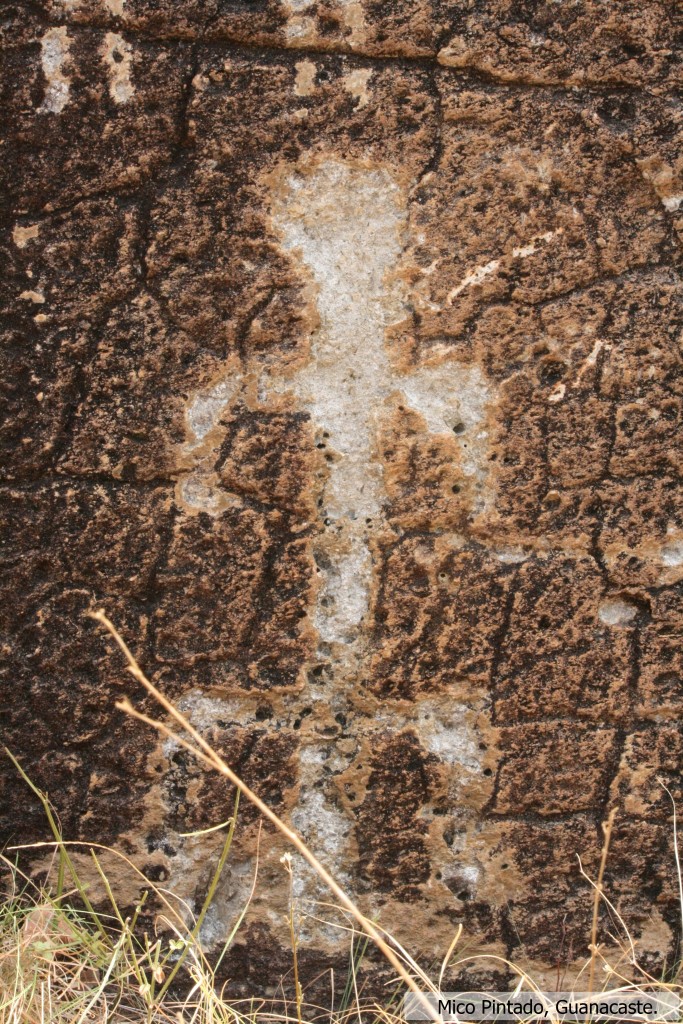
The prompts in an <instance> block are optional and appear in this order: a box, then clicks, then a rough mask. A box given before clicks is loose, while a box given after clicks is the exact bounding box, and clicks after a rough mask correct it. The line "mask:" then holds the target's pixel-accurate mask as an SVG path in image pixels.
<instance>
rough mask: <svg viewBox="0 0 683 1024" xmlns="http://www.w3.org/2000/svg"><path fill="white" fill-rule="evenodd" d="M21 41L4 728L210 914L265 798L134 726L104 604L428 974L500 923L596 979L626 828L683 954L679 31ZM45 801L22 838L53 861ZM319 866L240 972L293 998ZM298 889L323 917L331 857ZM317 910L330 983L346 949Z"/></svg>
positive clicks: (299, 12) (207, 934) (647, 14)
mask: <svg viewBox="0 0 683 1024" xmlns="http://www.w3.org/2000/svg"><path fill="white" fill-rule="evenodd" d="M3 30H4V58H3V74H4V86H3V94H2V107H1V109H2V117H3V120H4V127H5V138H6V142H5V149H4V154H5V156H4V161H3V173H4V174H5V176H6V177H7V196H8V199H7V202H6V204H5V207H4V213H3V217H4V227H5V229H6V233H5V241H4V249H3V254H4V256H5V265H6V270H5V273H4V275H3V281H2V290H3V296H4V299H3V304H4V316H3V340H2V362H3V369H2V381H3V394H4V400H5V416H4V417H3V424H2V428H1V429H2V441H1V443H2V464H3V468H2V489H1V491H0V501H1V506H2V514H3V517H4V522H3V527H2V538H3V540H2V546H3V558H4V559H5V561H6V567H5V571H4V573H3V587H4V588H5V590H4V595H3V599H2V613H1V614H2V620H3V627H4V630H5V640H4V653H5V666H6V681H5V684H4V691H3V692H4V701H3V703H4V713H5V719H6V726H5V729H4V739H5V742H6V743H7V744H8V745H9V746H10V747H11V748H12V750H13V751H14V752H15V753H16V754H17V755H19V756H21V758H22V760H23V763H24V764H25V766H26V768H27V769H28V770H29V771H30V772H31V774H32V777H33V778H34V780H35V781H36V783H38V784H39V785H41V786H43V787H45V788H47V789H48V790H49V791H50V794H51V797H52V799H53V801H54V803H55V805H56V806H57V808H58V810H59V813H60V816H61V819H62V823H63V827H64V830H65V833H66V834H67V836H69V837H71V838H75V839H87V840H98V841H101V842H106V843H112V844H115V845H117V846H118V847H119V848H121V849H124V850H125V851H126V852H127V853H129V854H130V855H132V856H133V857H134V859H136V861H137V863H139V864H140V866H141V867H142V868H143V870H144V871H145V873H146V874H147V875H148V876H149V877H150V878H153V879H157V880H159V879H161V880H164V882H165V884H167V885H169V886H172V887H174V888H175V889H176V891H178V892H180V893H181V894H182V895H184V896H185V897H186V898H187V899H188V900H189V901H190V903H192V901H193V900H195V901H196V900H198V899H200V898H201V896H202V894H203V892H204V891H205V890H206V886H207V884H208V879H209V875H210V871H211V867H212V864H213V861H214V859H215V855H216V851H217V849H218V848H219V846H220V844H221V842H222V840H221V837H220V834H218V833H212V834H209V835H205V836H202V837H196V836H195V837H187V836H183V835H181V833H188V832H192V831H196V830H199V829H202V828H206V827H208V826H210V825H214V824H216V823H217V822H219V821H221V820H224V819H225V818H226V817H227V816H228V815H229V813H230V809H231V800H232V798H231V795H230V793H229V792H227V791H226V790H225V788H224V787H223V785H222V783H220V782H219V781H218V780H217V779H215V778H213V777H211V776H210V775H207V774H206V773H205V772H204V771H203V770H202V769H201V768H199V767H198V766H197V765H196V764H195V763H193V761H192V760H191V758H189V757H188V756H186V754H185V753H184V752H183V751H182V750H180V749H179V748H177V747H175V746H174V745H173V744H172V743H161V742H158V741H157V739H156V737H155V736H154V735H152V734H150V733H149V732H148V731H146V730H145V729H144V728H143V727H142V726H140V727H138V726H137V725H135V724H133V723H131V722H130V721H128V720H126V719H125V718H124V717H123V716H122V715H121V714H120V713H119V712H117V711H115V710H114V707H113V705H114V700H115V699H116V698H117V697H119V696H120V695H122V694H123V693H132V692H134V686H133V684H132V683H131V680H130V679H129V678H128V677H127V676H126V675H125V673H124V672H123V671H122V664H121V659H120V657H119V656H118V654H117V653H116V652H115V651H114V650H113V648H112V646H111V644H110V643H109V642H108V641H107V640H106V639H105V638H103V636H102V635H101V632H100V631H98V629H97V628H96V627H95V626H94V625H93V624H92V623H91V622H88V621H86V620H84V618H83V613H84V612H85V611H86V610H87V609H88V608H89V607H91V606H93V605H97V606H102V607H104V608H105V609H106V610H107V612H108V614H109V615H110V617H111V618H112V619H114V621H115V622H116V623H117V625H118V626H119V627H120V629H121V630H122V632H123V633H124V634H125V636H126V637H127V638H128V639H129V641H130V643H131V645H132V647H133V648H134V649H135V651H136V652H137V653H138V656H139V659H140V662H141V664H142V665H143V666H144V668H145V669H146V670H147V672H148V673H149V675H150V676H151V677H152V678H153V679H154V680H155V681H156V682H157V683H158V685H159V686H160V687H161V688H162V689H163V690H164V692H165V693H166V694H167V695H169V696H170V697H172V698H173V699H174V700H176V701H177V702H178V705H179V707H180V708H181V709H183V710H184V711H185V712H186V713H187V714H188V715H189V716H190V717H191V719H192V721H193V722H194V723H195V724H196V725H197V726H198V727H200V728H201V729H202V730H204V731H205V732H206V734H207V736H210V737H211V738H212V740H213V741H214V743H215V744H216V745H217V747H218V749H220V750H221V751H222V752H223V753H224V755H225V757H226V758H227V759H228V760H229V762H230V764H231V765H232V766H233V767H234V768H235V769H236V770H237V771H238V772H240V773H241V774H242V775H243V776H244V778H245V779H246V780H247V781H248V782H249V783H250V784H252V785H253V786H254V787H255V788H256V789H257V791H258V792H259V793H260V795H261V796H262V797H263V798H264V799H266V800H267V801H268V802H269V803H270V804H271V806H273V807H274V808H275V809H276V810H277V811H278V812H279V813H281V814H283V815H284V816H285V817H286V818H287V819H288V820H289V821H291V822H292V823H293V824H294V825H295V826H296V827H297V828H298V829H299V830H300V831H301V833H302V834H303V835H304V837H305V838H306V839H307V840H309V841H310V844H311V846H312V847H313V849H314V850H316V851H317V852H318V853H319V854H320V856H321V857H322V859H323V860H324V861H325V862H326V863H327V864H328V865H329V866H330V867H332V868H333V869H334V871H335V872H336V874H337V876H338V878H339V879H340V881H341V882H342V883H343V884H344V885H345V886H346V887H347V888H348V889H349V891H350V892H352V893H353V894H355V895H356V896H357V897H358V899H359V900H360V901H361V904H362V906H363V907H364V908H365V909H366V910H367V911H368V912H372V913H376V914H378V915H379V920H380V922H381V923H382V924H383V925H384V926H385V927H387V928H389V929H394V930H396V932H397V933H398V935H399V936H400V937H401V938H402V939H404V940H405V942H406V944H407V945H408V946H409V947H410V948H411V949H412V950H413V951H415V952H416V953H417V954H419V955H420V956H421V957H422V959H423V960H424V961H425V962H431V961H433V960H435V959H439V958H440V956H442V955H443V953H444V951H445V949H446V948H447V947H448V945H449V943H450V939H451V937H452V934H453V930H454V928H455V926H456V924H457V923H458V922H462V923H463V926H464V929H465V935H466V936H467V943H468V952H475V951H480V952H481V951H484V952H490V953H492V954H496V955H500V956H510V957H513V958H514V959H516V960H517V961H522V960H523V961H524V962H526V963H530V964H533V965H535V967H536V969H537V970H538V971H540V972H541V976H543V971H545V970H547V971H548V974H547V978H548V979H549V983H552V982H553V981H554V980H555V978H556V971H557V965H558V964H561V965H569V966H568V969H569V970H570V971H571V969H572V965H573V964H575V963H578V962H580V961H581V960H582V958H583V957H584V955H585V953H586V946H587V942H588V936H589V918H590V904H591V897H590V890H589V887H588V886H587V884H586V883H585V881H584V880H583V879H582V878H581V875H580V872H579V869H578V865H577V858H576V855H577V853H578V854H580V855H581V857H582V860H583V863H584V866H585V867H586V869H587V870H588V871H595V866H596V860H597V856H598V852H599V847H600V843H601V832H600V822H601V821H602V820H603V818H604V817H605V815H606V812H607V810H608V809H609V808H610V807H612V806H617V807H618V808H619V816H618V819H617V827H616V830H615V834H614V838H613V843H612V852H611V856H610V867H609V871H608V884H609V886H610V892H611V895H612V898H613V900H614V901H615V903H616V904H617V905H618V906H619V908H620V911H621V913H622V914H623V916H624V918H625V919H626V920H627V922H628V924H629V926H630V927H631V929H632V930H633V934H634V935H635V936H636V937H638V939H639V950H640V952H641V955H642V956H643V958H644V960H645V961H646V962H648V963H651V964H652V965H656V964H657V963H660V962H661V960H662V959H663V958H664V957H667V958H669V959H670V958H671V957H672V956H673V955H674V954H675V952H676V948H677V945H676V944H677V936H676V925H677V922H678V921H679V919H680V915H679V910H678V907H677V902H676V894H677V888H676V881H675V874H674V864H673V858H672V829H671V813H670V812H671V808H670V804H669V802H668V797H667V796H666V794H665V793H664V791H663V790H662V788H661V787H660V786H659V784H658V782H659V780H662V781H664V782H665V783H666V784H667V785H668V786H669V787H670V789H671V791H672V793H673V794H674V796H676V797H677V798H679V799H680V798H681V795H682V793H681V787H680V782H679V776H680V768H681V764H682V761H683V739H682V736H681V729H680V723H679V718H680V712H681V709H682V706H683V688H682V682H683V680H682V666H681V653H680V645H679V637H680V626H681V621H682V619H683V593H682V591H681V581H682V580H683V494H682V492H681V486H680V476H681V454H682V447H681V446H682V441H681V438H682V436H683V435H682V434H681V431H680V420H681V393H682V378H681V348H680V344H681V326H682V324H681V319H682V317H681V281H680V276H679V274H680V260H681V233H682V232H683V157H681V155H680V154H681V148H680V143H681V134H680V132H681V116H682V115H681V106H680V96H679V94H678V93H677V91H676V90H677V87H678V86H680V80H681V63H682V61H681V53H682V52H683V48H682V46H681V43H682V42H683V16H682V14H681V9H680V7H678V6H677V5H676V4H675V3H674V2H672V0H659V2H657V0H641V2H639V3H620V4H612V3H608V2H607V0H593V2H591V0H576V2H572V3H555V4H541V3H532V2H526V3H523V2H521V0H520V2H516V0H495V2H494V3H482V2H479V0H469V2H465V0H463V2H458V3H447V2H443V0H391V2H381V3H380V2H375V0H319V2H315V0H202V2H199V0H156V2H155V0H31V2H25V3H12V2H9V3H6V4H5V7H4V9H3ZM136 699H137V700H138V703H139V704H140V705H141V706H144V701H143V700H142V698H141V697H140V695H139V694H136ZM3 786H4V788H3V836H4V837H6V839H7V841H11V842H26V841H31V840H35V839H37V838H42V837H43V836H44V826H43V822H42V819H41V814H40V809H39V807H37V806H34V805H33V804H32V803H31V802H30V801H29V800H28V798H27V792H26V790H25V789H23V788H22V787H21V786H20V785H19V784H18V783H17V780H16V777H15V774H14V773H13V771H12V770H11V769H10V768H9V767H8V766H7V765H3ZM240 821H241V827H240V831H239V838H238V841H237V843H236V848H235V852H234V856H233V857H232V859H231V862H230V865H229V869H228V871H227V873H226V875H225V878H224V881H223V883H222V885H221V889H220V891H219V894H218V898H217V902H216V905H215V907H214V909H213V911H212V912H211V914H210V915H209V918H208V920H207V923H206V925H205V929H204V939H205V942H206V945H207V947H211V946H212V945H215V944H217V943H218V942H219V941H220V939H221V938H222V937H225V935H226V934H227V933H228V932H229V931H230V929H231V928H232V925H233V923H234V920H235V917H236V915H237V913H238V911H239V908H240V907H241V906H242V905H243V902H244V900H245V899H246V896H247V894H248V892H249V889H250V887H251V881H252V872H253V868H254V860H255V854H256V846H257V843H258V841H259V827H258V822H257V820H256V818H255V816H254V815H253V813H252V812H251V811H250V809H249V808H247V807H244V806H243V807H242V812H241V818H240ZM282 852H283V848H282V846H281V844H280V842H279V840H278V839H277V837H276V836H274V835H273V834H272V833H271V832H269V831H268V830H265V831H264V832H263V833H262V834H261V836H260V852H259V856H260V867H259V883H258V887H257V890H256V895H255V897H254V901H253V904H252V909H251V911H250V914H249V916H248V918H247V925H246V930H245V931H244V932H243V933H242V938H241V939H240V942H239V943H238V946H237V948H236V950H235V952H234V955H233V957H232V959H231V960H229V962H228V964H227V968H226V969H227V970H228V973H229V974H231V975H232V976H235V975H238V977H239V979H240V982H242V983H243V984H244V985H245V987H246V988H248V989H249V990H250V991H251V992H253V991H255V990H256V991H266V989H267V987H268V985H270V984H274V983H275V982H276V981H277V979H278V977H279V975H280V972H282V971H284V970H286V969H287V967H288V965H289V954H288V952H287V945H288V940H287V932H286V922H285V917H284V914H285V910H286V906H287V878H286V875H285V873H284V871H283V868H282V865H281V864H280V861H279V858H280V855H281V854H282ZM40 867H41V862H37V863H36V864H35V868H36V870H37V869H39V868H40ZM112 870H113V871H114V872H116V869H115V868H112ZM116 882H117V884H118V885H119V887H120V890H122V891H123V892H124V893H126V895H127V897H128V898H130V899H131V900H133V899H134V898H135V895H136V893H137V887H136V883H135V882H134V880H133V879H131V878H130V876H126V875H125V872H123V871H122V872H121V875H120V877H117V879H116ZM295 893H296V895H297V899H298V901H299V906H300V908H301V909H302V910H305V909H307V908H310V907H311V905H312V903H311V901H314V900H316V899H319V898H324V894H323V892H322V891H321V890H320V888H319V886H318V885H317V882H316V880H315V879H314V878H312V877H311V875H310V873H308V872H307V871H306V870H304V867H303V865H301V864H298V863H297V864H295ZM302 928H303V930H302V950H301V956H302V961H303V963H304V966H305V969H306V970H307V971H308V974H309V976H312V975H313V974H315V973H316V972H317V971H318V970H320V969H321V968H322V967H323V966H325V965H328V964H330V963H332V964H335V965H338V964H339V963H340V962H341V960H340V958H341V957H342V953H344V951H346V949H347V941H346V939H345V938H344V936H343V935H340V933H339V932H337V931H335V930H334V929H333V928H332V927H331V926H326V925H324V924H321V923H319V922H317V923H316V922H315V921H312V920H306V921H304V924H303V926H302ZM491 963H492V964H494V961H492V962H491ZM491 970H492V976H493V975H495V976H496V978H497V980H499V981H500V982H501V984H503V983H504V982H505V972H504V970H503V969H502V968H498V969H496V968H495V967H492V969H491Z"/></svg>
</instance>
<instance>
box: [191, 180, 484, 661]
mask: <svg viewBox="0 0 683 1024" xmlns="http://www.w3.org/2000/svg"><path fill="white" fill-rule="evenodd" d="M405 206H406V203H405V197H404V195H403V193H402V191H401V189H400V187H399V186H398V185H397V184H396V183H395V182H394V180H393V179H392V177H391V176H390V174H389V173H388V172H387V171H386V170H384V169H370V168H365V167H357V166H351V165H349V164H346V163H343V162H341V161H337V160H328V161H326V162H325V163H322V164H320V165H318V167H317V168H316V169H315V170H314V171H312V172H310V171H304V172H301V173H292V174H291V175H290V176H289V177H288V178H287V179H286V185H285V188H284V189H283V190H282V191H280V192H279V193H278V195H277V196H276V198H275V200H274V203H273V209H272V214H273V222H274V225H275V228H276V230H277V232H278V233H279V234H280V237H281V238H282V244H283V246H284V247H285V249H287V250H288V251H289V252H290V253H291V254H292V257H293V258H295V259H298V260H300V262H301V264H302V267H303V269H304V271H305V272H306V273H307V274H309V275H310V276H311V277H312V278H313V281H314V283H315V286H316V289H317V294H316V301H317V307H318V313H319V317H320V326H319V328H318V330H317V331H316V333H315V335H314V336H313V338H312V339H311V352H310V359H309V361H308V363H307V365H306V366H304V367H303V369H301V370H299V372H297V373H295V374H294V375H292V376H289V377H284V376H277V375H276V374H275V373H274V372H273V371H272V370H271V371H270V372H269V373H268V374H261V380H260V386H259V392H260V394H261V395H262V397H263V400H264V401H265V402H266V403H267V401H268V396H270V397H271V398H272V397H273V396H275V395H277V394H283V393H286V392H292V393H293V394H294V395H295V396H296V402H297V405H298V407H299V408H303V409H306V410H307V412H308V413H309V414H310V417H311V420H312V422H313V424H314V426H315V427H316V428H318V429H319V430H321V431H322V432H324V436H325V438H326V445H327V447H328V449H329V450H330V451H331V452H333V453H334V460H333V461H332V462H331V463H330V473H329V478H328V480H327V483H326V485H325V488H324V494H323V507H324V511H325V522H326V524H327V526H326V530H325V534H324V536H323V537H321V538H320V540H319V548H320V550H321V551H323V552H324V555H325V557H324V559H323V560H322V561H323V564H324V565H326V566H327V568H326V569H324V571H323V582H322V585H321V586H320V588H319V590H318V598H317V607H316V611H315V626H316V629H317V631H318V635H319V637H320V640H321V642H325V643H334V644H339V645H345V646H347V647H348V646H349V645H353V644H354V642H355V641H356V640H357V638H358V635H359V631H360V628H361V626H362V623H363V620H364V618H365V616H366V613H367V611H368V604H369V594H370V583H371V577H372V562H371V556H370V551H369V538H370V535H371V534H372V533H373V532H374V531H375V530H376V529H377V526H378V524H379V522H380V520H381V515H382V506H383V502H384V500H385V493H384V486H383V470H382V465H381V463H380V461H379V459H378V457H377V451H376V436H377V431H378V428H379V424H380V422H381V419H382V417H383V415H385V413H386V410H387V403H388V401H389V399H390V398H391V396H396V395H400V396H401V399H402V400H403V401H404V402H405V403H406V404H407V405H408V407H409V408H410V409H412V410H413V411H415V412H417V413H419V414H420V415H421V416H422V417H423V419H424V421H425V424H426V428H427V430H428V431H429V432H430V433H433V434H449V435H450V436H451V437H452V436H453V429H454V428H455V427H457V428H458V430H462V429H464V430H465V431H466V433H467V442H468V443H467V447H466V448H465V447H463V450H462V463H463V469H464V472H465V473H466V474H469V475H471V476H475V475H476V474H477V473H479V472H480V468H481V464H482V461H483V459H482V455H483V452H484V451H485V448H486V437H487V434H486V428H485V425H484V417H485V410H486V403H487V399H488V390H487V386H486V383H485V381H484V379H483V378H482V376H481V373H480V371H479V369H478V368H476V367H467V366H463V365H462V364H461V363H457V362H455V361H452V360H451V361H446V362H441V363H440V364H439V365H425V366H421V367H418V368H417V369H414V370H413V371H412V372H410V373H401V372H399V371H398V370H396V369H395V368H394V367H393V366H392V362H391V360H390V357H389V353H388V351H387V347H386V344H385V331H386V328H387V327H388V326H389V325H390V324H392V323H394V322H398V321H400V320H402V319H404V318H405V316H406V308H405V305H404V300H403V294H402V284H401V281H400V279H399V277H398V276H396V275H394V276H393V277H392V275H391V272H392V270H394V269H395V267H396V265H397V263H398V261H399V258H400V255H401V252H402V249H403V246H404V233H405V230H406V212H405ZM242 386H243V377H241V376H240V374H239V372H238V370H237V367H235V368H234V369H232V368H231V370H230V372H228V373H227V374H226V375H225V377H223V378H222V379H221V380H220V381H219V382H218V383H217V384H216V385H215V386H214V387H213V388H212V389H210V390H209V391H207V392H204V393H202V394H200V395H197V396H196V397H195V398H194V400H193V402H192V404H191V405H190V408H189V412H188V420H189V427H190V437H191V440H190V445H189V447H190V449H191V448H192V447H193V446H194V447H196V446H198V445H199V444H201V442H202V441H203V440H204V439H205V438H206V436H207V435H208V434H209V432H210V431H212V430H213V429H214V428H215V425H216V424H217V422H218V421H219V419H220V416H221V413H222V412H223V411H224V410H225V409H227V407H228V405H229V404H230V401H231V400H232V399H233V398H234V396H235V395H236V394H237V393H238V392H239V390H240V388H241V387H242ZM209 461H210V460H206V459H205V460H204V461H203V462H201V463H200V465H199V466H196V467H195V468H194V470H193V471H192V472H191V473H190V474H189V475H188V476H186V477H185V478H184V479H183V481H182V494H183V498H184V502H185V503H187V504H188V505H190V506H193V507H195V508H197V509H201V510H203V511H208V512H210V513H214V514H215V513H217V512H219V511H220V510H221V508H224V507H226V503H229V501H230V499H229V496H226V495H225V494H223V493H221V492H220V491H219V490H218V489H217V488H216V486H215V480H212V478H211V471H210V468H209Z"/></svg>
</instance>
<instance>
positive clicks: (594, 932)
mask: <svg viewBox="0 0 683 1024" xmlns="http://www.w3.org/2000/svg"><path fill="white" fill-rule="evenodd" d="M616 814H617V809H616V807H613V808H612V810H611V811H610V812H609V815H608V816H607V821H603V823H602V834H603V836H604V840H603V843H602V853H601V855H600V870H599V871H598V878H597V881H596V883H595V891H594V893H593V922H592V924H591V943H590V952H591V960H590V969H589V971H588V991H589V992H592V991H593V982H594V980H595V960H596V957H597V953H598V946H597V942H598V912H599V910H600V899H601V898H602V880H603V877H604V875H605V867H606V865H607V854H608V853H609V844H610V839H611V838H612V827H613V825H614V819H615V817H616Z"/></svg>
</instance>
